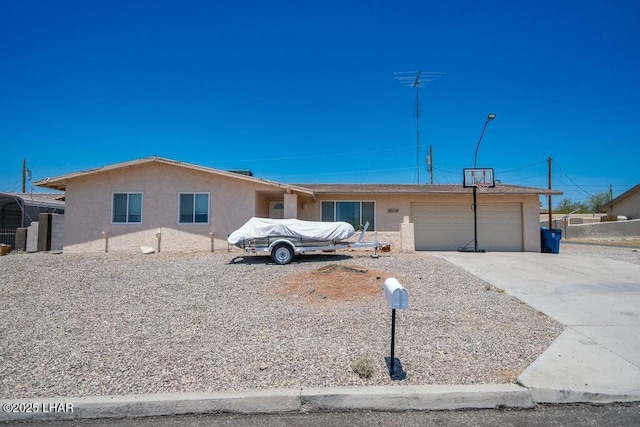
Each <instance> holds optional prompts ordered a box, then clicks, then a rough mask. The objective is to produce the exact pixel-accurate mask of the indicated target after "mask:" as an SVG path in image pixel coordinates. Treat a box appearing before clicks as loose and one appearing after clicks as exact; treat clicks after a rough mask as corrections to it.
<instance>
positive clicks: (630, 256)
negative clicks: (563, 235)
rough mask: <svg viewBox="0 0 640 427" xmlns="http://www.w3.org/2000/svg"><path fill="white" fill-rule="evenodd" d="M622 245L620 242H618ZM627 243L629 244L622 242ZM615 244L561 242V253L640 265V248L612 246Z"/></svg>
mask: <svg viewBox="0 0 640 427" xmlns="http://www.w3.org/2000/svg"><path fill="white" fill-rule="evenodd" d="M616 243H620V242H616ZM622 243H623V244H624V243H627V242H622ZM613 244H615V243H608V244H604V245H598V244H595V243H594V242H586V243H585V242H568V241H566V240H561V241H560V253H561V254H569V255H585V256H596V257H600V258H609V259H615V260H617V261H625V262H631V263H634V264H640V247H633V246H622V245H621V246H612V245H613Z"/></svg>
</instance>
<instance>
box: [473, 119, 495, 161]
mask: <svg viewBox="0 0 640 427" xmlns="http://www.w3.org/2000/svg"><path fill="white" fill-rule="evenodd" d="M495 118H496V115H495V114H493V113H489V115H488V116H487V121H486V122H484V127H483V128H482V133H481V134H480V139H479V140H478V144H477V145H476V154H475V156H474V157H473V167H474V168H477V167H478V148H480V143H481V142H482V137H483V136H484V131H485V130H487V125H488V124H489V122H490V121H491V120H493V119H495Z"/></svg>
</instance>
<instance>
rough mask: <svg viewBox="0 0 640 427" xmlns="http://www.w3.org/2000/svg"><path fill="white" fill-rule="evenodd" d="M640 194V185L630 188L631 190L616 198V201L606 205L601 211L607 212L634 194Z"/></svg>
mask: <svg viewBox="0 0 640 427" xmlns="http://www.w3.org/2000/svg"><path fill="white" fill-rule="evenodd" d="M636 193H639V194H640V184H638V185H636V186H635V187H632V188H630V189H629V190H627V191H625V192H624V193H622V194H621V195H619V196H618V197H616V198H615V199H613V200H611V201H610V202H609V203H607V204H606V205H604V206H603V207H602V209H600V210H601V211H602V212H605V211H607V210H609V209H611V208H612V207H613V205H615V204H616V203H619V202H620V201H622V200H623V199H626V198H628V197H631V196H633V195H634V194H636Z"/></svg>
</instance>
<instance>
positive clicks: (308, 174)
mask: <svg viewBox="0 0 640 427" xmlns="http://www.w3.org/2000/svg"><path fill="white" fill-rule="evenodd" d="M411 169H413V167H404V168H389V169H367V170H359V171H346V172H345V171H342V172H320V173H307V174H287V175H272V177H287V176H319V175H321V176H325V175H347V174H358V173H365V172H390V171H400V170H411Z"/></svg>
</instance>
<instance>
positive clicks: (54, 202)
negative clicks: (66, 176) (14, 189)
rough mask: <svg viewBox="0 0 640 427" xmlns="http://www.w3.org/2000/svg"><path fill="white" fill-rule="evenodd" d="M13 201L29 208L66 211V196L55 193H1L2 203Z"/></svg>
mask: <svg viewBox="0 0 640 427" xmlns="http://www.w3.org/2000/svg"><path fill="white" fill-rule="evenodd" d="M3 199H4V200H7V199H10V200H11V199H12V200H16V201H19V202H20V203H23V204H25V205H27V206H38V207H42V208H54V209H64V194H60V193H58V194H55V193H0V201H2V200H3Z"/></svg>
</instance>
